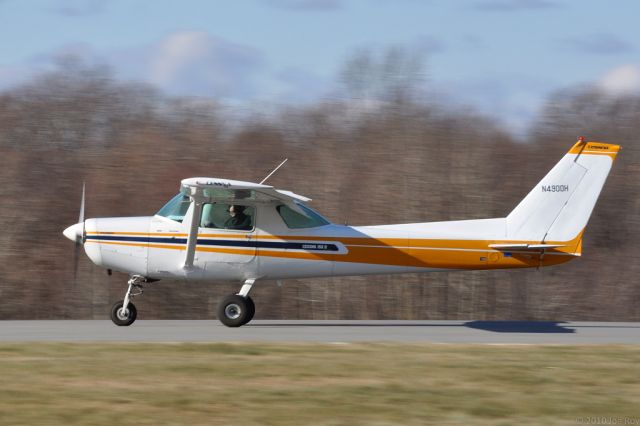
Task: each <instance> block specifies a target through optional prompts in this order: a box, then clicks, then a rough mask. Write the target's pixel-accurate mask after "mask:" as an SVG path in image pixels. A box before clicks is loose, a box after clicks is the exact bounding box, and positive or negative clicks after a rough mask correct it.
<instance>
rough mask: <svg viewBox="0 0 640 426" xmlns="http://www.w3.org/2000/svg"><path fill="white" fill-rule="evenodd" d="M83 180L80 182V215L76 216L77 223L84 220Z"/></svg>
mask: <svg viewBox="0 0 640 426" xmlns="http://www.w3.org/2000/svg"><path fill="white" fill-rule="evenodd" d="M84 186H85V185H84V182H82V200H81V201H80V216H79V217H78V223H80V222H84Z"/></svg>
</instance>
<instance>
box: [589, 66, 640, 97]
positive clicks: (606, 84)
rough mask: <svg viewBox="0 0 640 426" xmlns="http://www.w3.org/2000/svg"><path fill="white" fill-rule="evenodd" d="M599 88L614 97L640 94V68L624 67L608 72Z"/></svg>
mask: <svg viewBox="0 0 640 426" xmlns="http://www.w3.org/2000/svg"><path fill="white" fill-rule="evenodd" d="M597 86H598V87H599V88H600V89H601V90H602V91H603V92H605V93H606V94H609V95H612V96H620V95H629V94H640V66H638V65H622V66H619V67H616V68H614V69H612V70H610V71H609V72H607V73H606V74H605V75H604V76H602V78H600V80H598V82H597Z"/></svg>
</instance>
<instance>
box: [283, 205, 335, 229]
mask: <svg viewBox="0 0 640 426" xmlns="http://www.w3.org/2000/svg"><path fill="white" fill-rule="evenodd" d="M296 206H297V207H298V208H300V210H302V211H303V212H304V213H305V214H300V213H298V212H297V211H295V210H293V209H292V208H291V207H289V206H287V205H285V204H281V205H279V206H278V207H276V209H277V210H278V214H279V215H280V217H281V218H282V220H283V221H284V223H285V224H286V225H287V227H288V228H291V229H301V228H315V227H318V226H323V225H328V224H329V221H328V220H326V219H325V218H323V217H322V216H320V215H319V214H318V213H316V212H315V211H313V210H311V209H310V208H309V207H307V206H305V205H302V204H296Z"/></svg>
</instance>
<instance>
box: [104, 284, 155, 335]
mask: <svg viewBox="0 0 640 426" xmlns="http://www.w3.org/2000/svg"><path fill="white" fill-rule="evenodd" d="M146 282H148V281H147V279H146V278H145V277H143V276H141V275H134V276H132V277H131V278H130V279H129V281H128V284H129V287H128V288H127V292H126V293H125V295H124V300H120V301H118V302H116V303H115V304H114V305H113V307H112V308H111V321H113V323H114V324H115V325H118V326H128V325H131V324H133V322H134V321H135V320H136V318H137V316H138V310H137V309H136V306H135V305H134V304H133V303H131V299H132V298H134V297H135V296H140V295H142V293H143V288H142V285H143V284H144V283H146Z"/></svg>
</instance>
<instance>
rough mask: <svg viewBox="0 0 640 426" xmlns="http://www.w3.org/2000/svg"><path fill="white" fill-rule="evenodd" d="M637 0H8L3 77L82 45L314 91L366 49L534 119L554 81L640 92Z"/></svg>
mask: <svg viewBox="0 0 640 426" xmlns="http://www.w3.org/2000/svg"><path fill="white" fill-rule="evenodd" d="M638 17H640V2H638V1H632V0H627V1H624V0H618V1H616V2H606V1H577V0H576V1H561V0H459V1H452V0H450V1H445V0H423V1H420V0H396V1H391V0H238V1H234V2H231V1H204V0H200V1H199V0H182V1H151V0H128V1H125V0H66V1H63V0H0V40H1V41H0V89H6V88H10V87H12V86H14V85H17V84H20V83H21V82H22V81H25V79H28V78H29V77H30V76H32V75H34V74H37V73H39V72H42V71H44V70H47V69H51V68H52V67H53V66H54V64H55V61H56V60H57V58H60V57H64V56H67V55H74V56H77V57H79V58H82V59H83V60H84V61H86V62H88V63H104V64H108V65H110V66H111V68H112V69H113V71H114V73H115V75H116V76H117V77H118V78H121V79H125V80H141V81H145V82H149V83H152V84H154V85H157V86H159V87H160V88H161V89H163V90H164V91H166V92H168V93H171V94H177V95H196V96H213V97H216V98H220V99H223V100H225V101H228V102H231V103H238V102H240V103H245V102H246V103H251V102H255V101H261V102H262V101H272V102H306V101H313V100H315V99H319V98H321V97H322V96H324V95H326V94H328V93H331V92H334V91H335V90H337V89H336V87H337V86H336V80H337V75H338V73H339V70H340V68H341V66H342V65H343V64H344V61H345V60H346V59H347V58H348V57H349V56H350V55H351V54H352V53H353V52H354V51H355V50H356V49H359V48H372V49H374V50H375V49H380V50H382V49H385V48H387V47H389V46H394V45H396V46H403V47H405V48H407V49H410V50H413V51H416V52H422V53H423V54H424V55H425V58H426V68H425V71H426V77H427V78H426V81H425V83H424V84H425V85H426V87H427V88H428V90H429V91H430V92H432V93H437V94H438V95H439V96H443V97H445V98H447V99H449V100H451V101H453V102H455V103H459V104H463V105H472V106H474V107H475V108H477V109H478V110H479V111H481V112H482V113H484V114H488V115H491V116H495V117H498V118H500V119H501V120H502V122H503V123H505V125H506V126H508V127H510V128H511V129H513V130H514V131H516V132H517V131H518V130H521V129H523V128H525V127H526V125H527V124H528V123H529V122H530V120H531V119H532V117H534V116H535V114H536V112H537V111H538V109H539V108H540V107H541V105H542V103H543V102H544V100H545V98H546V97H547V96H548V95H549V94H550V93H552V92H554V91H556V90H558V89H562V88H566V87H573V86H577V85H594V86H596V87H598V88H600V89H602V90H604V91H607V93H610V94H611V95H614V96H618V95H621V94H626V93H630V92H633V93H637V92H639V91H640V25H638V23H637V21H638Z"/></svg>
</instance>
